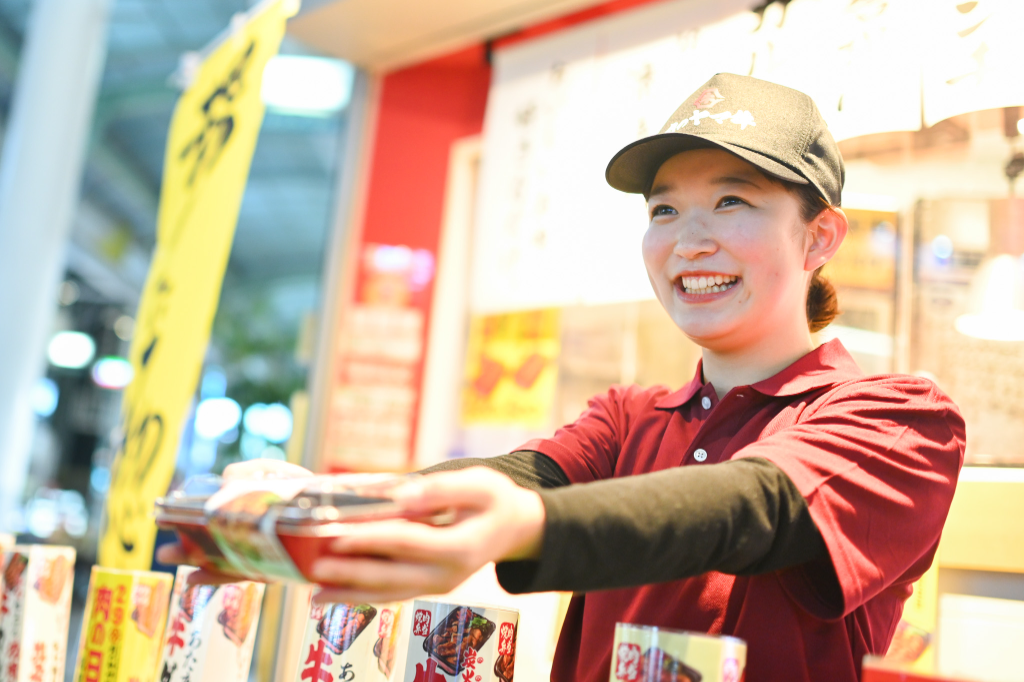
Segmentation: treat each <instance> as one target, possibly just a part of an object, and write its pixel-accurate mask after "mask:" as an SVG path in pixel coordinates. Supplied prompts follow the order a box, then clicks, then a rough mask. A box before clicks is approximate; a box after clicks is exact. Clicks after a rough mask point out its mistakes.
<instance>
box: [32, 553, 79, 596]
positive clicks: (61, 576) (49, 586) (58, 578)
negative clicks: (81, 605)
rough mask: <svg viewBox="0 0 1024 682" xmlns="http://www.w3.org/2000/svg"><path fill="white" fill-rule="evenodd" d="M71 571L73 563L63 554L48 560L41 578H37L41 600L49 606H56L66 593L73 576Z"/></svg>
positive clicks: (36, 585)
mask: <svg viewBox="0 0 1024 682" xmlns="http://www.w3.org/2000/svg"><path fill="white" fill-rule="evenodd" d="M71 569H72V566H71V562H70V561H68V558H67V557H66V556H64V555H63V554H58V555H57V556H55V557H53V558H52V559H47V560H46V563H44V564H43V570H42V571H41V572H40V573H39V577H38V578H36V584H35V588H36V590H37V591H38V592H39V598H40V599H42V600H43V601H44V602H46V603H47V604H56V603H57V602H58V601H59V600H60V595H61V593H62V592H63V591H64V585H65V583H67V581H68V576H70V575H71Z"/></svg>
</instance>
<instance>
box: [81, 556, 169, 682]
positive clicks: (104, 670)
mask: <svg viewBox="0 0 1024 682" xmlns="http://www.w3.org/2000/svg"><path fill="white" fill-rule="evenodd" d="M171 583H172V578H171V576H169V575H167V574H166V573H155V572H152V571H126V570H120V569H116V568H102V567H100V566H93V568H92V574H91V575H90V577H89V595H88V597H86V602H85V614H84V616H83V617H82V635H81V637H79V640H78V663H77V665H76V666H75V682H98V681H99V680H100V679H102V680H103V682H154V680H155V679H156V673H157V669H156V662H157V660H158V659H159V658H160V648H161V646H162V644H163V636H164V625H165V624H166V623H167V600H168V597H169V596H170V593H171Z"/></svg>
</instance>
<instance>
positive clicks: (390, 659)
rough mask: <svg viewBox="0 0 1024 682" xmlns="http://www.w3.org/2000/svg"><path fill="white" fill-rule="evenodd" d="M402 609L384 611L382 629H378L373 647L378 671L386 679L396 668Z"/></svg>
mask: <svg viewBox="0 0 1024 682" xmlns="http://www.w3.org/2000/svg"><path fill="white" fill-rule="evenodd" d="M401 614H402V607H401V606H399V607H398V608H396V609H394V611H392V610H391V609H384V610H383V611H381V614H380V627H378V629H377V643H376V644H374V645H373V655H374V656H375V657H376V659H377V669H378V670H380V671H381V672H382V673H383V674H384V677H388V678H390V677H391V671H392V670H394V667H395V655H396V654H397V653H398V634H399V627H398V619H399V618H400V617H401Z"/></svg>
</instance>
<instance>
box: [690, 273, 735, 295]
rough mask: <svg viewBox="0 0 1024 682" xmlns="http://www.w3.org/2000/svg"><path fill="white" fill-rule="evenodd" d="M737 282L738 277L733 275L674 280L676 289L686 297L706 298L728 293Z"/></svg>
mask: <svg viewBox="0 0 1024 682" xmlns="http://www.w3.org/2000/svg"><path fill="white" fill-rule="evenodd" d="M737 282H739V277H736V276H735V275H701V276H699V277H680V278H679V279H677V280H676V288H677V289H679V290H680V291H681V293H684V294H686V295H687V296H708V295H710V294H718V293H721V292H723V291H728V290H729V289H732V288H733V287H734V286H736V284H737Z"/></svg>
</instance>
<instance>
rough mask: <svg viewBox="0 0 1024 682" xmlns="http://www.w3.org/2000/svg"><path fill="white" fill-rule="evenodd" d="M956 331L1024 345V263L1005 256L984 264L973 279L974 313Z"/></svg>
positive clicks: (964, 317)
mask: <svg viewBox="0 0 1024 682" xmlns="http://www.w3.org/2000/svg"><path fill="white" fill-rule="evenodd" d="M954 325H955V326H956V330H957V331H958V332H960V333H961V334H963V335H965V336H971V337H974V338H977V339H986V340H988V341H1024V262H1022V260H1021V259H1020V258H1018V257H1015V256H1011V255H1009V254H1002V255H999V256H995V257H994V258H990V259H988V260H987V261H985V262H983V263H982V265H981V267H980V268H978V272H977V273H976V274H975V275H974V277H973V278H972V279H971V303H970V312H968V313H966V314H964V315H961V316H960V317H958V318H956V321H955V322H954Z"/></svg>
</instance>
